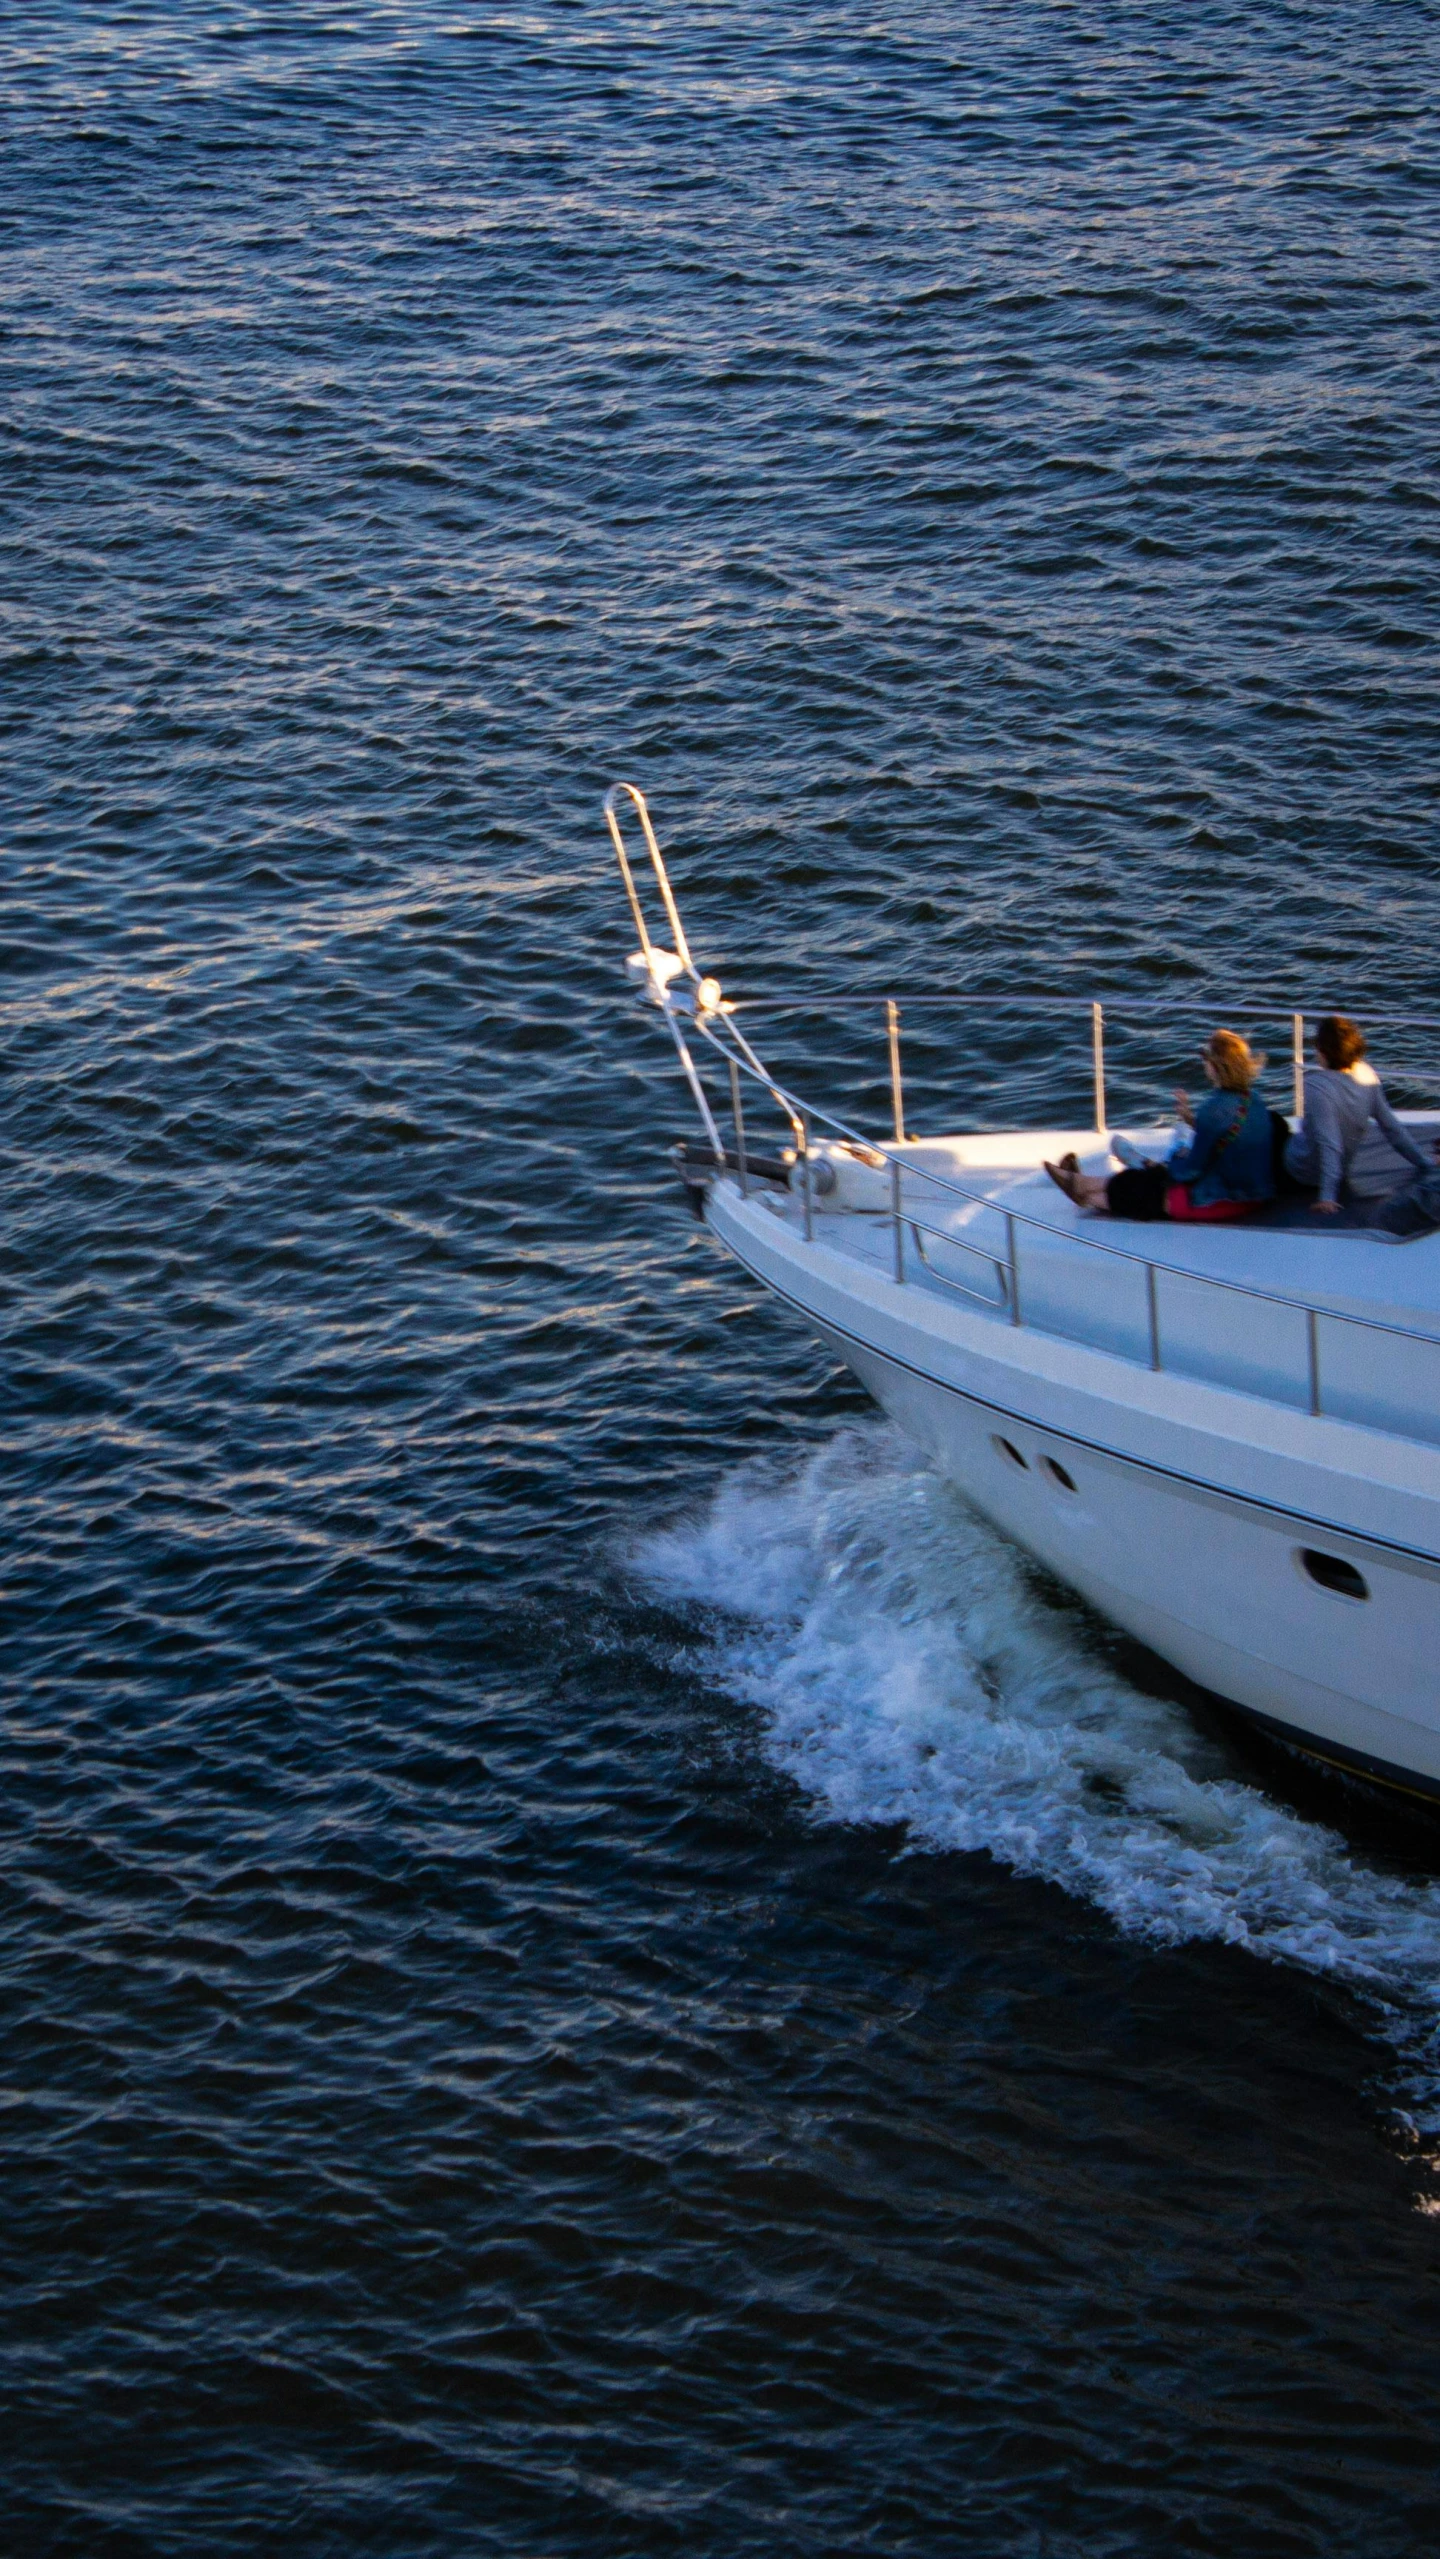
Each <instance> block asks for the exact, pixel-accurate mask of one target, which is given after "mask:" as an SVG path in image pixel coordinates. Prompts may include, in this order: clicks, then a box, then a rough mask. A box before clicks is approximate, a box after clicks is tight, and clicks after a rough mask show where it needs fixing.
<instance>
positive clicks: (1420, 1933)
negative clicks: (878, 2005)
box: [635, 1423, 1440, 2131]
mask: <svg viewBox="0 0 1440 2559" xmlns="http://www.w3.org/2000/svg"><path fill="white" fill-rule="evenodd" d="M635 1560H636V1564H637V1567H638V1570H639V1571H640V1573H641V1574H642V1575H643V1577H644V1578H645V1579H646V1580H647V1581H648V1582H649V1583H650V1585H651V1586H652V1587H654V1588H657V1589H660V1590H663V1591H664V1592H665V1593H667V1594H668V1595H669V1596H671V1597H672V1598H684V1599H687V1600H690V1601H694V1602H698V1603H700V1604H701V1605H702V1606H703V1607H704V1608H706V1609H707V1610H709V1611H721V1612H724V1615H723V1617H720V1618H713V1619H712V1620H711V1623H710V1627H709V1631H708V1633H707V1636H706V1647H707V1670H708V1672H709V1673H710V1675H711V1676H712V1677H714V1678H716V1679H717V1680H719V1681H720V1682H722V1683H723V1684H724V1685H725V1686H726V1687H728V1688H729V1689H730V1691H731V1692H732V1693H733V1694H735V1695H736V1696H739V1697H743V1698H746V1699H748V1700H750V1701H751V1702H753V1703H754V1704H755V1705H756V1706H758V1707H759V1708H760V1709H761V1711H762V1714H763V1718H764V1730H765V1734H766V1747H767V1749H768V1751H769V1753H770V1755H771V1756H772V1758H773V1760H774V1761H775V1762H776V1764H777V1765H778V1766H780V1767H781V1768H783V1769H786V1770H788V1771H789V1773H790V1774H791V1775H792V1776H794V1777H795V1778H797V1779H798V1780H799V1781H800V1783H801V1784H802V1785H803V1786H804V1787H805V1788H806V1790H807V1791H808V1793H809V1794H810V1796H811V1798H812V1800H813V1802H814V1804H815V1806H816V1809H817V1811H818V1812H819V1813H820V1815H821V1816H822V1817H825V1818H829V1819H832V1820H836V1821H846V1822H871V1823H886V1824H891V1823H897V1822H899V1823H903V1824H904V1825H905V1827H906V1830H907V1832H908V1836H909V1840H910V1843H911V1845H912V1847H913V1848H915V1849H917V1850H924V1849H965V1850H978V1849H984V1850H987V1851H988V1852H989V1853H990V1855H991V1856H993V1857H996V1858H999V1859H1001V1860H1003V1861H1004V1863H1005V1864H1006V1865H1008V1866H1010V1867H1013V1868H1014V1869H1015V1871H1016V1872H1017V1873H1020V1874H1024V1875H1037V1876H1043V1877H1045V1878H1046V1879H1047V1880H1048V1881H1050V1882H1052V1883H1055V1884H1059V1885H1061V1886H1063V1888H1064V1889H1065V1890H1066V1891H1067V1892H1070V1893H1073V1894H1075V1895H1077V1896H1080V1897H1082V1898H1084V1899H1085V1900H1087V1901H1089V1902H1091V1903H1093V1904H1095V1905H1096V1906H1097V1907H1098V1908H1099V1909H1101V1910H1103V1911H1105V1912H1106V1913H1107V1914H1108V1915H1109V1917H1110V1918H1111V1920H1113V1922H1114V1923H1115V1925H1116V1926H1117V1927H1118V1928H1120V1929H1122V1930H1124V1931H1125V1932H1126V1933H1127V1934H1130V1935H1134V1936H1141V1937H1146V1938H1149V1939H1151V1940H1153V1941H1156V1942H1161V1943H1169V1944H1178V1943H1181V1942H1182V1941H1184V1940H1187V1939H1195V1938H1218V1939H1223V1940H1224V1941H1225V1942H1226V1943H1227V1944H1230V1945H1235V1946H1241V1947H1244V1948H1246V1949H1248V1950H1249V1951H1250V1952H1251V1953H1253V1954H1255V1955H1258V1956H1263V1957H1269V1958H1272V1959H1276V1960H1280V1961H1284V1962H1287V1963H1292V1964H1296V1965H1300V1966H1303V1967H1304V1968H1305V1969H1306V1970H1307V1971H1309V1972H1312V1973H1320V1974H1325V1975H1328V1976H1330V1977H1332V1978H1334V1979H1337V1980H1340V1981H1343V1982H1344V1983H1346V1984H1347V1985H1348V1986H1350V1987H1351V1988H1352V1989H1354V1990H1355V1991H1357V1992H1359V1993H1361V1994H1362V1995H1363V1996H1364V1997H1365V1998H1366V1999H1367V2000H1368V2001H1369V2002H1371V2003H1372V2004H1373V2007H1374V2010H1375V2013H1376V2015H1377V2018H1379V2019H1380V2020H1381V2021H1383V2022H1384V2024H1385V2025H1386V2027H1387V2030H1388V2032H1389V2033H1390V2035H1391V2036H1392V2038H1393V2040H1394V2041H1396V2042H1397V2043H1398V2044H1400V2045H1401V2046H1402V2047H1403V2048H1405V2050H1406V2054H1407V2062H1406V2076H1407V2082H1408V2095H1409V2100H1410V2103H1411V2105H1412V2108H1413V2110H1414V2112H1415V2114H1416V2115H1417V2117H1418V2118H1419V2119H1420V2120H1421V2121H1422V2122H1423V2123H1424V2125H1425V2128H1426V2129H1427V2130H1431V2129H1433V2130H1437V2131H1440V1885H1437V1884H1436V1883H1433V1882H1431V1881H1429V1880H1427V1879H1425V1878H1419V1879H1411V1878H1409V1877H1406V1876H1403V1875H1394V1874H1386V1873H1384V1872H1382V1871H1380V1870H1379V1869H1378V1868H1377V1867H1375V1866H1373V1865H1371V1864H1369V1863H1368V1862H1367V1861H1366V1859H1365V1858H1364V1857H1363V1855H1361V1854H1359V1853H1357V1852H1356V1851H1355V1850H1353V1849H1351V1848H1349V1847H1348V1846H1347V1845H1346V1843H1345V1841H1344V1840H1343V1839H1342V1838H1341V1837H1340V1836H1339V1835H1338V1833H1337V1832H1335V1831H1333V1830H1330V1829H1328V1828H1326V1827H1325V1826H1324V1825H1323V1824H1321V1823H1319V1822H1315V1821H1310V1820H1307V1819H1305V1818H1304V1817H1303V1816H1302V1815H1300V1814H1299V1813H1296V1812H1293V1811H1291V1810H1290V1809H1288V1808H1287V1807H1286V1806H1285V1805H1284V1804H1283V1803H1281V1802H1279V1801H1277V1800H1276V1799H1274V1798H1272V1797H1271V1796H1269V1795H1267V1794H1266V1793H1264V1792H1263V1791H1262V1790H1261V1789H1260V1788H1259V1787H1257V1786H1251V1785H1248V1784H1246V1783H1244V1782H1243V1781H1242V1780H1241V1779H1239V1778H1237V1777H1236V1776H1235V1775H1234V1774H1233V1770H1232V1766H1231V1763H1229V1762H1228V1761H1227V1759H1226V1757H1225V1755H1224V1754H1223V1752H1222V1751H1221V1749H1220V1748H1219V1746H1218V1745H1217V1744H1215V1743H1213V1742H1212V1741H1210V1740H1209V1739H1208V1738H1207V1737H1206V1736H1205V1734H1204V1733H1203V1732H1202V1731H1201V1730H1200V1728H1199V1726H1198V1725H1197V1724H1196V1722H1195V1721H1194V1719H1193V1718H1192V1717H1191V1716H1190V1715H1189V1714H1187V1712H1186V1711H1185V1710H1184V1709H1183V1708H1182V1707H1179V1706H1176V1705H1172V1704H1170V1703H1168V1702H1167V1701H1165V1700H1163V1699H1156V1698H1152V1697H1148V1696H1146V1695H1144V1694H1143V1693H1142V1692H1141V1691H1140V1690H1139V1689H1137V1688H1135V1687H1134V1686H1132V1685H1131V1683H1130V1682H1129V1681H1127V1680H1126V1679H1124V1678H1123V1677H1121V1676H1120V1675H1119V1674H1118V1673H1117V1672H1116V1671H1115V1670H1114V1669H1113V1667H1111V1665H1110V1664H1109V1663H1108V1662H1107V1661H1106V1659H1105V1657H1104V1652H1103V1649H1102V1647H1101V1646H1099V1645H1098V1644H1097V1643H1096V1642H1095V1641H1094V1639H1093V1636H1092V1635H1091V1633H1090V1631H1089V1629H1088V1627H1087V1625H1086V1623H1085V1621H1084V1620H1083V1619H1081V1618H1080V1617H1079V1616H1078V1615H1074V1614H1072V1613H1071V1612H1069V1611H1068V1610H1067V1609H1065V1608H1064V1607H1063V1606H1061V1605H1059V1604H1058V1603H1054V1602H1050V1601H1047V1600H1046V1599H1045V1598H1044V1597H1043V1596H1041V1595H1040V1593H1039V1592H1038V1591H1037V1589H1036V1588H1035V1585H1034V1582H1033V1579H1032V1577H1031V1576H1030V1575H1029V1574H1028V1573H1027V1571H1026V1569H1025V1566H1024V1564H1023V1563H1022V1561H1021V1559H1020V1557H1019V1556H1018V1555H1017V1554H1016V1552H1015V1550H1014V1549H1013V1548H1012V1547H1010V1546H1009V1545H1007V1544H1006V1542H1005V1541H1004V1540H1003V1539H1002V1538H1001V1537H999V1536H998V1535H997V1534H996V1532H995V1531H994V1530H992V1529H991V1528H989V1527H988V1526H987V1525H986V1524H985V1522H983V1521H982V1520H980V1519H979V1518H978V1517H977V1516H976V1514H975V1513H974V1512H973V1511H971V1510H970V1509H969V1508H968V1507H967V1505H966V1504H965V1503H964V1502H963V1501H962V1499H961V1498H960V1496H959V1495H958V1494H957V1493H956V1492H955V1491H954V1490H953V1488H952V1487H951V1486H949V1485H948V1484H947V1483H945V1482H944V1481H943V1480H942V1479H941V1478H940V1477H939V1476H937V1475H936V1474H934V1473H933V1472H932V1471H931V1470H930V1469H929V1467H928V1466H927V1465H926V1464H925V1462H924V1460H923V1459H922V1458H920V1457H919V1456H918V1455H917V1454H916V1453H915V1452H914V1451H913V1450H912V1449H911V1448H910V1447H909V1445H908V1443H906V1442H905V1441H904V1440H902V1439H901V1438H900V1437H899V1436H898V1434H896V1433H895V1432H893V1431H892V1430H890V1429H889V1428H888V1427H887V1426H886V1425H884V1424H880V1423H877V1424H875V1425H872V1426H870V1427H867V1428H864V1429H858V1430H847V1431H845V1432H842V1433H841V1434H840V1435H839V1436H838V1437H837V1438H836V1439H834V1440H832V1441H831V1442H830V1443H829V1444H828V1445H827V1446H826V1447H825V1448H823V1449H822V1450H821V1451H820V1452H819V1453H818V1454H817V1455H815V1456H812V1457H811V1458H810V1459H809V1461H808V1462H807V1463H806V1464H805V1465H804V1466H802V1467H801V1468H800V1469H799V1470H798V1471H797V1472H794V1473H792V1474H790V1475H789V1476H788V1477H783V1476H777V1475H776V1474H775V1473H774V1471H773V1470H771V1471H767V1470H766V1469H765V1468H764V1467H763V1466H760V1467H754V1466H752V1467H748V1468H745V1469H743V1470H741V1471H740V1472H739V1473H737V1474H735V1475H733V1476H731V1477H730V1478H729V1479H728V1481H726V1482H725V1483H724V1484H723V1485H722V1486H721V1488H720V1490H719V1492H718V1493H717V1494H716V1496H715V1498H714V1500H713V1501H712V1502H711V1503H710V1505H709V1507H708V1509H707V1510H706V1511H705V1512H704V1513H703V1515H702V1516H700V1517H699V1518H697V1519H693V1520H691V1521H688V1522H685V1523H683V1524H681V1525H679V1526H676V1527H673V1528H671V1529H670V1530H668V1531H667V1532H665V1533H663V1534H661V1535H658V1536H653V1537H651V1538H650V1539H648V1540H647V1541H646V1543H645V1544H644V1546H643V1547H642V1548H641V1549H640V1550H639V1553H638V1555H637V1557H636V1559H635Z"/></svg>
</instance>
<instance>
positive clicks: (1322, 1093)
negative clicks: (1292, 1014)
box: [1285, 1013, 1430, 1217]
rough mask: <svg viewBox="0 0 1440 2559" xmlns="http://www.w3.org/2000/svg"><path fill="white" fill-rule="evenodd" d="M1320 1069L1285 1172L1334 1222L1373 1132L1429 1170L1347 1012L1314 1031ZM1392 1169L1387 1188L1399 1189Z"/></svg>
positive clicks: (1311, 1075)
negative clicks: (1310, 1192) (1393, 1107)
mask: <svg viewBox="0 0 1440 2559" xmlns="http://www.w3.org/2000/svg"><path fill="white" fill-rule="evenodd" d="M1315 1050H1316V1056H1317V1059H1318V1064H1316V1065H1315V1066H1312V1067H1308V1068H1307V1069H1306V1073H1305V1114H1304V1117H1303V1119H1302V1120H1301V1122H1300V1126H1299V1127H1298V1128H1297V1129H1296V1131H1295V1134H1294V1136H1293V1137H1292V1138H1290V1140H1289V1141H1288V1143H1287V1145H1286V1148H1285V1170H1286V1172H1287V1173H1289V1174H1291V1175H1292V1176H1293V1177H1294V1179H1295V1180H1296V1181H1297V1182H1301V1183H1303V1184H1304V1185H1305V1187H1306V1188H1307V1189H1309V1188H1310V1187H1311V1186H1312V1185H1313V1187H1314V1188H1315V1190H1316V1191H1317V1193H1318V1197H1317V1198H1315V1199H1313V1200H1312V1201H1311V1203H1310V1205H1311V1207H1312V1209H1314V1210H1316V1211H1317V1212H1318V1213H1319V1214H1320V1215H1321V1216H1322V1217H1333V1216H1334V1215H1335V1212H1336V1210H1337V1209H1338V1208H1339V1206H1340V1193H1341V1190H1342V1189H1343V1188H1344V1187H1345V1186H1346V1185H1347V1184H1348V1183H1349V1181H1350V1177H1351V1174H1352V1172H1353V1170H1354V1167H1355V1159H1356V1157H1357V1155H1358V1154H1359V1152H1360V1149H1361V1147H1362V1145H1363V1144H1364V1143H1365V1140H1366V1138H1367V1137H1368V1136H1369V1135H1370V1133H1371V1131H1372V1129H1373V1130H1375V1131H1376V1132H1378V1134H1379V1135H1380V1136H1381V1137H1382V1138H1383V1139H1384V1140H1386V1141H1388V1143H1389V1145H1390V1146H1392V1147H1393V1148H1394V1150H1395V1153H1396V1154H1397V1155H1401V1156H1403V1157H1404V1159H1405V1161H1406V1163H1407V1164H1412V1165H1414V1166H1415V1168H1416V1170H1417V1171H1419V1172H1421V1173H1428V1172H1429V1170H1430V1159H1429V1157H1428V1156H1427V1155H1424V1154H1422V1152H1421V1150H1420V1148H1419V1147H1418V1146H1417V1145H1416V1143H1415V1140H1414V1138H1413V1137H1412V1136H1411V1134H1410V1131H1409V1130H1408V1128H1405V1127H1404V1126H1402V1124H1401V1122H1400V1121H1399V1120H1397V1118H1396V1117H1395V1114H1394V1112H1393V1111H1392V1110H1391V1108H1390V1105H1389V1103H1388V1102H1387V1101H1386V1099H1385V1088H1384V1086H1383V1084H1382V1083H1381V1081H1380V1078H1379V1076H1378V1075H1377V1074H1376V1072H1375V1069H1374V1067H1373V1066H1372V1065H1371V1064H1370V1062H1369V1059H1368V1058H1367V1057H1366V1055H1365V1034H1364V1032H1363V1031H1362V1030H1361V1029H1360V1026H1359V1024H1358V1022H1352V1021H1349V1020H1347V1018H1346V1016H1345V1015H1344V1014H1343V1013H1327V1014H1326V1016H1325V1019H1324V1020H1323V1022H1320V1023H1317V1025H1316V1029H1315ZM1394 1180H1395V1175H1394V1172H1393V1170H1392V1171H1391V1172H1390V1174H1389V1176H1388V1178H1386V1179H1385V1180H1384V1181H1383V1182H1382V1188H1384V1189H1389V1188H1392V1187H1393V1185H1394Z"/></svg>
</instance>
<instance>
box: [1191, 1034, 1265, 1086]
mask: <svg viewBox="0 0 1440 2559" xmlns="http://www.w3.org/2000/svg"><path fill="white" fill-rule="evenodd" d="M1205 1054H1206V1056H1207V1057H1208V1058H1209V1060H1210V1063H1211V1065H1212V1066H1213V1067H1214V1069H1215V1081H1216V1083H1217V1084H1218V1085H1219V1087H1220V1089H1221V1091H1222V1093H1248V1092H1249V1090H1250V1088H1251V1086H1252V1084H1258V1082H1259V1080H1260V1078H1261V1076H1262V1075H1263V1074H1264V1072H1265V1052H1264V1050H1263V1049H1255V1048H1252V1047H1251V1046H1250V1043H1249V1041H1248V1040H1242V1038H1241V1037H1240V1034H1239V1032H1238V1031H1212V1032H1211V1034H1210V1037H1209V1038H1208V1040H1207V1041H1206V1043H1205Z"/></svg>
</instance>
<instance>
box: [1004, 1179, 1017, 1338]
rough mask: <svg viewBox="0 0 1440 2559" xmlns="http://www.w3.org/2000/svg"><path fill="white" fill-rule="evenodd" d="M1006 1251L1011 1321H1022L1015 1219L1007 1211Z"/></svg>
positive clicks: (1013, 1322)
mask: <svg viewBox="0 0 1440 2559" xmlns="http://www.w3.org/2000/svg"><path fill="white" fill-rule="evenodd" d="M1005 1252H1006V1259H1007V1263H1008V1267H1009V1272H1010V1321H1011V1323H1012V1324H1018V1323H1019V1321H1020V1265H1019V1263H1018V1262H1017V1260H1016V1259H1015V1220H1014V1218H1013V1217H1012V1216H1011V1214H1010V1211H1009V1209H1008V1208H1007V1210H1006V1211H1005Z"/></svg>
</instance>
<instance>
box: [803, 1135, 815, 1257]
mask: <svg viewBox="0 0 1440 2559" xmlns="http://www.w3.org/2000/svg"><path fill="white" fill-rule="evenodd" d="M800 1136H801V1139H802V1141H803V1145H804V1153H803V1155H802V1156H801V1159H800V1160H801V1162H802V1164H803V1165H804V1167H805V1171H804V1176H803V1182H802V1188H803V1191H804V1196H805V1241H806V1243H807V1244H813V1242H814V1240H815V1201H814V1195H813V1184H812V1182H811V1179H810V1114H809V1112H808V1111H802V1112H801V1114H800Z"/></svg>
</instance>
